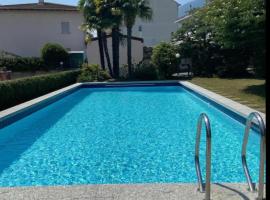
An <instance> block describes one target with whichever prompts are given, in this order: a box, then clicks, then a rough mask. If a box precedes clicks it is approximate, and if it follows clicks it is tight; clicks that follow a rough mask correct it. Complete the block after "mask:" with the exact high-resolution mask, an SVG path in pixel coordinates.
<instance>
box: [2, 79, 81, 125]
mask: <svg viewBox="0 0 270 200" xmlns="http://www.w3.org/2000/svg"><path fill="white" fill-rule="evenodd" d="M81 85H82V83H75V84H72V85H70V86H67V87H64V88H62V89H59V90H56V91H53V92H50V93H48V94H45V95H43V96H40V97H38V98H35V99H32V100H30V101H26V102H24V103H21V104H19V105H16V106H13V107H11V108H8V109H6V110H3V111H1V112H0V122H1V121H4V120H5V119H6V118H8V117H12V116H14V115H16V114H19V113H21V112H23V111H25V110H27V109H29V108H31V107H33V106H35V105H38V104H40V103H41V102H43V101H45V100H48V99H50V98H53V97H56V96H58V95H61V94H63V93H65V92H68V91H70V90H73V89H75V88H78V87H79V86H81Z"/></svg>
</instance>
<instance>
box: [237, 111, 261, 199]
mask: <svg viewBox="0 0 270 200" xmlns="http://www.w3.org/2000/svg"><path fill="white" fill-rule="evenodd" d="M253 119H256V121H257V122H258V126H259V129H260V136H261V144H260V172H259V186H258V188H259V191H258V199H259V200H262V199H263V190H264V163H265V124H264V122H263V119H262V117H261V116H260V114H258V113H256V112H253V113H251V114H250V115H249V116H248V118H247V121H246V128H245V135H244V140H243V146H242V164H243V168H244V172H245V175H246V178H247V182H248V186H249V190H250V191H251V192H255V190H256V188H255V184H254V183H253V182H252V179H251V177H250V173H249V170H248V166H247V160H246V152H247V143H248V136H249V132H250V128H251V127H252V125H253Z"/></svg>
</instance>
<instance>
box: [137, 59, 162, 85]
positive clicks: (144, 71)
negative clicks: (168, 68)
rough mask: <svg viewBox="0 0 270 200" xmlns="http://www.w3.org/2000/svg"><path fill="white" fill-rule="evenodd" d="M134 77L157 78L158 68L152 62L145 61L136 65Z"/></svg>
mask: <svg viewBox="0 0 270 200" xmlns="http://www.w3.org/2000/svg"><path fill="white" fill-rule="evenodd" d="M133 77H134V78H135V79H138V80H157V79H158V72H157V68H156V66H155V65H153V64H152V63H151V62H149V61H143V62H141V63H140V64H138V65H137V66H136V67H135V69H134V73H133Z"/></svg>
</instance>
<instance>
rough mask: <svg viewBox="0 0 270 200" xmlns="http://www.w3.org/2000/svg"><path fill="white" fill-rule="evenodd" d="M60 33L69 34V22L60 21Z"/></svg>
mask: <svg viewBox="0 0 270 200" xmlns="http://www.w3.org/2000/svg"><path fill="white" fill-rule="evenodd" d="M61 33H62V34H70V28H69V22H61Z"/></svg>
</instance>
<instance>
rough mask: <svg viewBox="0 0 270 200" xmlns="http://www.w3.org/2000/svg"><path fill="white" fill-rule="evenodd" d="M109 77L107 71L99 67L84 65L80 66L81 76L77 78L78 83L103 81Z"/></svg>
mask: <svg viewBox="0 0 270 200" xmlns="http://www.w3.org/2000/svg"><path fill="white" fill-rule="evenodd" d="M110 78H111V76H110V75H109V73H108V72H107V71H104V70H102V69H101V68H100V67H99V65H94V64H92V65H89V64H86V63H84V64H83V65H82V70H81V74H80V75H79V77H78V81H79V82H92V81H105V80H108V79H110Z"/></svg>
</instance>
